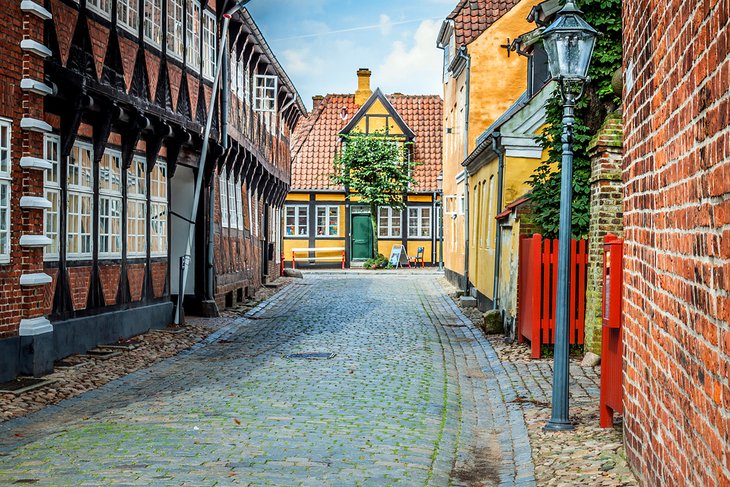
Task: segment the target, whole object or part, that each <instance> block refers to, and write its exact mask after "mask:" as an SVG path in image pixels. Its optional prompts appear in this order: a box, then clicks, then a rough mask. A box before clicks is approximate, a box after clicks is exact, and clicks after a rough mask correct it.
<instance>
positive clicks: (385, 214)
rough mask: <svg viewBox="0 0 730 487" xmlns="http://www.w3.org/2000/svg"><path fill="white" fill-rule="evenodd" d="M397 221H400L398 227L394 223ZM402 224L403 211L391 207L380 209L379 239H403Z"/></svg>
mask: <svg viewBox="0 0 730 487" xmlns="http://www.w3.org/2000/svg"><path fill="white" fill-rule="evenodd" d="M383 219H385V225H383ZM395 220H397V221H398V224H397V225H396V224H395V223H394V221H395ZM402 222H403V212H402V211H400V210H398V209H395V208H391V207H389V206H382V207H380V208H378V238H401V236H402V234H403V232H402V229H401V225H402Z"/></svg>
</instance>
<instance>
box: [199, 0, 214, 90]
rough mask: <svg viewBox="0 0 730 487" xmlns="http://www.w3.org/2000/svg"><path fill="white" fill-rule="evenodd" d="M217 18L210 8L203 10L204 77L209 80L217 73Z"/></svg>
mask: <svg viewBox="0 0 730 487" xmlns="http://www.w3.org/2000/svg"><path fill="white" fill-rule="evenodd" d="M216 32H217V30H216V20H215V15H213V13H212V12H210V11H209V10H203V25H202V30H201V33H202V36H203V53H202V54H203V55H202V58H203V59H202V61H203V77H204V78H206V79H209V80H212V79H213V75H214V74H215V63H216V57H215V52H216V51H215V49H216V44H217V42H216Z"/></svg>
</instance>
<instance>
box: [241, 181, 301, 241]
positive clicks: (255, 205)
mask: <svg viewBox="0 0 730 487" xmlns="http://www.w3.org/2000/svg"><path fill="white" fill-rule="evenodd" d="M307 222H309V219H307ZM252 232H253V235H257V236H258V234H259V191H258V190H256V191H254V193H253V229H252Z"/></svg>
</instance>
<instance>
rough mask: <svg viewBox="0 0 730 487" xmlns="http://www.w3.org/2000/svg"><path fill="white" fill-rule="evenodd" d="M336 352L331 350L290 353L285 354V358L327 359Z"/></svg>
mask: <svg viewBox="0 0 730 487" xmlns="http://www.w3.org/2000/svg"><path fill="white" fill-rule="evenodd" d="M335 355H337V354H336V353H332V352H309V353H292V354H290V355H287V356H286V358H301V359H307V360H329V359H331V358H333V357H334V356H335Z"/></svg>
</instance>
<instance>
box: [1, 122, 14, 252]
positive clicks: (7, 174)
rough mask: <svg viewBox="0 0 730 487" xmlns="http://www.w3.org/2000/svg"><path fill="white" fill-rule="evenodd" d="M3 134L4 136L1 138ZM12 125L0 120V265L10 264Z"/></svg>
mask: <svg viewBox="0 0 730 487" xmlns="http://www.w3.org/2000/svg"><path fill="white" fill-rule="evenodd" d="M3 132H4V134H5V136H4V137H3ZM12 146H13V124H12V122H11V121H10V120H8V119H4V118H0V192H2V191H5V204H3V202H2V201H1V200H0V244H2V245H0V264H8V263H9V262H10V242H11V232H10V225H11V219H10V212H11V209H12V203H11V201H12V200H11V198H12V195H13V193H12V184H13V181H12V169H13V167H12V164H13V155H12ZM3 227H4V229H3Z"/></svg>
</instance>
